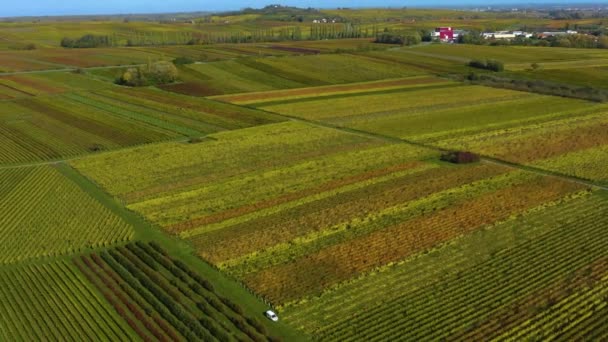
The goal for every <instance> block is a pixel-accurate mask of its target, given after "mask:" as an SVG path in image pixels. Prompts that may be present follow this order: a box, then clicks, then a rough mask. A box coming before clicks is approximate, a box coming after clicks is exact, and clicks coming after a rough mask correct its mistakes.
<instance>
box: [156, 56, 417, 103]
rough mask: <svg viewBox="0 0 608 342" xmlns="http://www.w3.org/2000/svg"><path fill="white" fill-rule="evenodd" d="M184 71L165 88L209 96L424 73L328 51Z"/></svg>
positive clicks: (202, 65) (211, 65)
mask: <svg viewBox="0 0 608 342" xmlns="http://www.w3.org/2000/svg"><path fill="white" fill-rule="evenodd" d="M183 74H184V75H185V77H184V78H183V81H184V83H181V84H175V85H169V86H165V87H163V88H164V89H166V90H172V91H175V92H180V93H184V94H188V95H195V96H210V95H220V94H230V93H239V92H252V91H265V90H274V89H288V88H301V87H306V86H322V85H331V84H341V83H351V82H363V81H373V80H381V79H386V78H397V77H404V76H412V75H421V74H422V73H421V72H420V71H418V70H415V69H412V68H411V67H409V66H407V65H400V64H397V63H394V62H390V61H382V60H377V59H369V58H363V57H359V56H355V55H338V54H329V55H312V56H296V57H276V58H257V59H256V58H246V59H238V60H233V61H224V62H217V63H207V64H194V65H189V66H187V67H186V68H185V69H184V70H183Z"/></svg>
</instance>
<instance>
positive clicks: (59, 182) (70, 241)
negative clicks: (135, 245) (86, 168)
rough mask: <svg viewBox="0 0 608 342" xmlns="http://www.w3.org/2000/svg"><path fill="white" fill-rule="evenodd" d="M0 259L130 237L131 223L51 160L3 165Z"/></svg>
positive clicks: (0, 177)
mask: <svg viewBox="0 0 608 342" xmlns="http://www.w3.org/2000/svg"><path fill="white" fill-rule="evenodd" d="M0 180H1V181H0V227H1V228H0V231H1V233H2V234H1V235H2V237H1V238H0V246H2V247H1V249H2V254H1V256H0V263H2V264H4V263H11V262H16V261H20V260H24V259H31V258H37V257H44V256H54V255H60V254H66V253H74V252H76V251H78V250H81V249H84V248H98V247H102V246H107V245H111V244H112V243H117V242H123V241H128V240H130V239H131V238H132V237H133V230H132V227H131V226H130V225H129V224H128V223H126V222H124V221H123V220H122V219H121V218H120V217H118V216H116V215H115V214H114V213H112V212H111V211H110V210H109V209H107V208H105V207H104V206H102V205H101V204H100V203H98V202H97V201H96V200H95V199H94V198H92V197H90V196H89V195H88V194H87V193H85V192H84V191H83V190H82V189H80V188H79V187H78V186H77V185H76V184H74V183H72V182H71V181H70V180H69V179H68V178H66V177H65V176H64V175H62V173H61V172H60V171H59V170H57V169H56V168H55V167H52V166H40V167H31V168H14V169H4V170H2V169H0Z"/></svg>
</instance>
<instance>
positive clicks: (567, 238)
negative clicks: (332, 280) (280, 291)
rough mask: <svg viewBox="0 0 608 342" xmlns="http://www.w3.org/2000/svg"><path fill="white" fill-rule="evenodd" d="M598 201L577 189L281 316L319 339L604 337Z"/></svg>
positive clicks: (602, 215)
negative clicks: (551, 202) (555, 200)
mask: <svg viewBox="0 0 608 342" xmlns="http://www.w3.org/2000/svg"><path fill="white" fill-rule="evenodd" d="M606 200H607V198H606V196H605V194H604V195H603V196H602V195H600V194H598V193H584V194H580V195H578V196H574V197H572V198H569V199H567V200H564V201H561V202H556V203H553V204H551V205H549V206H546V207H545V208H541V209H539V210H531V211H529V212H527V213H525V214H524V215H523V216H520V217H515V218H512V219H510V220H507V221H505V222H503V223H500V224H498V225H496V226H494V227H493V228H492V229H489V230H481V231H477V232H474V233H472V234H470V235H467V236H466V237H463V238H461V239H459V240H457V241H455V242H454V243H453V244H447V245H445V246H443V247H441V248H438V249H435V250H432V251H431V252H429V253H428V254H425V255H422V256H420V257H418V258H410V259H405V260H404V261H402V262H399V263H396V264H395V265H392V266H387V267H384V268H381V269H378V270H377V271H376V272H373V273H371V274H369V275H367V276H365V277H361V278H359V279H356V280H354V281H353V282H351V283H348V284H345V285H343V286H338V287H335V288H333V289H331V290H329V291H327V292H326V293H324V294H323V295H322V296H321V297H319V298H317V299H314V300H310V301H307V302H302V303H297V304H295V305H293V306H289V307H287V308H286V309H285V312H284V316H285V317H287V318H286V319H288V320H290V321H291V322H292V323H293V324H294V325H296V326H298V327H300V328H301V329H303V330H305V331H308V332H310V333H313V334H314V335H315V336H317V337H318V338H319V339H322V340H332V339H333V338H336V337H338V336H339V337H340V339H344V340H355V339H356V340H359V339H361V338H368V339H370V340H381V339H393V338H397V337H399V338H404V339H406V340H409V339H414V340H417V339H421V338H423V337H424V339H429V340H436V339H447V340H460V341H470V340H494V339H497V340H502V339H515V340H521V339H523V340H527V339H540V340H546V339H556V340H563V341H570V340H598V341H599V340H603V339H605V338H606V336H607V335H606V334H608V330H606V325H605V324H604V320H605V318H606V317H607V316H606V301H605V298H606V286H605V285H606V281H607V279H608V277H607V276H608V273H607V272H608V268H607V266H608V264H607V263H606V254H605V251H606V248H607V243H608V240H607V239H606V238H605V234H601V233H599V231H601V230H602V229H603V228H605V227H606V226H607V225H608V221H607V220H608V216H607V215H606V210H605V207H606V204H607V203H606ZM573 252H575V254H574V255H573V254H572V253H573ZM380 298H381V300H380V301H379V299H380ZM328 322H331V323H329V324H328ZM436 322H442V323H441V328H440V329H437V328H438V327H437V326H436V325H435V323H436Z"/></svg>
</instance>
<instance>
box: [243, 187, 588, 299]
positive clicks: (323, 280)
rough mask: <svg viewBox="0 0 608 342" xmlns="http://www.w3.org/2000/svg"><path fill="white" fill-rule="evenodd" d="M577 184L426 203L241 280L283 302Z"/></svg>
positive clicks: (509, 189)
mask: <svg viewBox="0 0 608 342" xmlns="http://www.w3.org/2000/svg"><path fill="white" fill-rule="evenodd" d="M581 188H582V187H581V186H579V185H573V184H571V183H568V182H563V181H559V180H554V179H550V178H542V177H536V179H535V178H532V179H530V180H528V181H527V182H524V183H522V184H515V185H506V186H505V187H504V188H499V189H496V190H494V191H491V192H489V193H485V194H480V195H478V196H473V197H472V198H464V199H460V200H457V201H455V203H453V204H451V205H449V206H447V207H445V208H441V207H440V208H428V209H430V210H428V211H426V212H425V213H424V214H423V215H421V216H420V217H414V218H411V219H407V220H405V221H403V222H401V221H399V220H395V221H392V222H391V220H390V219H389V220H388V223H387V224H385V225H384V226H385V227H386V228H384V229H379V230H377V231H373V232H371V233H369V234H367V235H363V236H360V237H356V238H355V239H352V240H347V241H344V242H341V243H338V244H336V245H333V246H329V247H327V248H324V249H322V250H320V251H318V252H314V253H311V254H307V255H303V256H301V257H299V258H297V259H296V260H294V261H291V262H288V263H286V264H281V265H276V266H273V267H270V268H267V269H264V270H262V271H260V272H257V273H253V274H248V275H246V276H245V277H244V280H245V282H246V283H247V284H248V285H249V286H250V287H251V288H252V289H254V290H255V291H257V292H258V293H261V294H262V295H264V296H267V298H268V299H269V300H271V301H273V302H274V303H285V302H286V301H290V300H295V299H298V298H301V297H303V296H306V295H311V294H314V293H318V292H320V291H322V290H323V289H324V288H326V287H328V286H331V285H334V284H336V283H338V282H341V281H345V280H348V279H350V278H352V277H353V276H356V275H359V274H361V273H363V272H366V271H369V270H371V269H373V268H375V267H380V266H383V265H385V264H387V263H389V262H396V261H400V260H402V259H404V258H406V257H409V256H411V255H414V254H416V253H420V252H422V251H424V250H427V249H430V248H433V247H434V246H436V245H438V244H441V243H444V242H447V241H449V240H451V239H453V238H456V237H458V236H461V235H464V234H468V233H470V232H472V231H474V230H475V229H479V228H480V227H483V226H485V225H489V224H492V223H495V222H497V221H502V220H505V219H508V218H509V217H510V216H511V215H515V214H518V213H520V212H522V211H525V210H526V209H528V208H531V207H535V206H538V205H541V204H542V203H545V202H549V201H553V200H556V199H559V198H561V197H563V196H565V195H568V194H569V193H572V192H575V191H578V190H580V189H581ZM421 228H422V229H421Z"/></svg>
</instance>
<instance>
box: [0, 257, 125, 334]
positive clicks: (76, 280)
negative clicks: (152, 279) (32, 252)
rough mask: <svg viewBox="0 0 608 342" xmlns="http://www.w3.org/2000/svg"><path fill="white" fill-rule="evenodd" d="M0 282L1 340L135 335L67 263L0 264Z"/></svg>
mask: <svg viewBox="0 0 608 342" xmlns="http://www.w3.org/2000/svg"><path fill="white" fill-rule="evenodd" d="M0 283H1V285H2V286H0V317H2V319H0V336H2V340H5V341H34V340H58V341H65V340H83V341H84V340H86V341H108V340H115V341H117V340H121V341H125V340H133V339H134V338H136V335H135V334H134V333H133V332H132V331H131V329H130V328H129V327H128V325H127V324H126V322H125V321H124V320H123V319H122V318H121V317H120V316H119V315H118V314H117V313H116V312H114V311H113V310H112V307H111V306H110V305H109V304H108V303H107V302H106V301H105V300H104V299H103V297H102V296H101V295H100V294H99V293H98V292H97V291H96V290H95V288H94V287H93V286H92V285H90V284H89V283H88V282H87V280H86V279H85V278H84V276H83V275H82V274H80V273H79V272H78V269H76V267H75V266H74V265H72V264H70V263H67V262H65V261H58V262H52V263H42V264H37V265H26V266H16V267H10V268H3V269H2V270H1V271H0Z"/></svg>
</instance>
